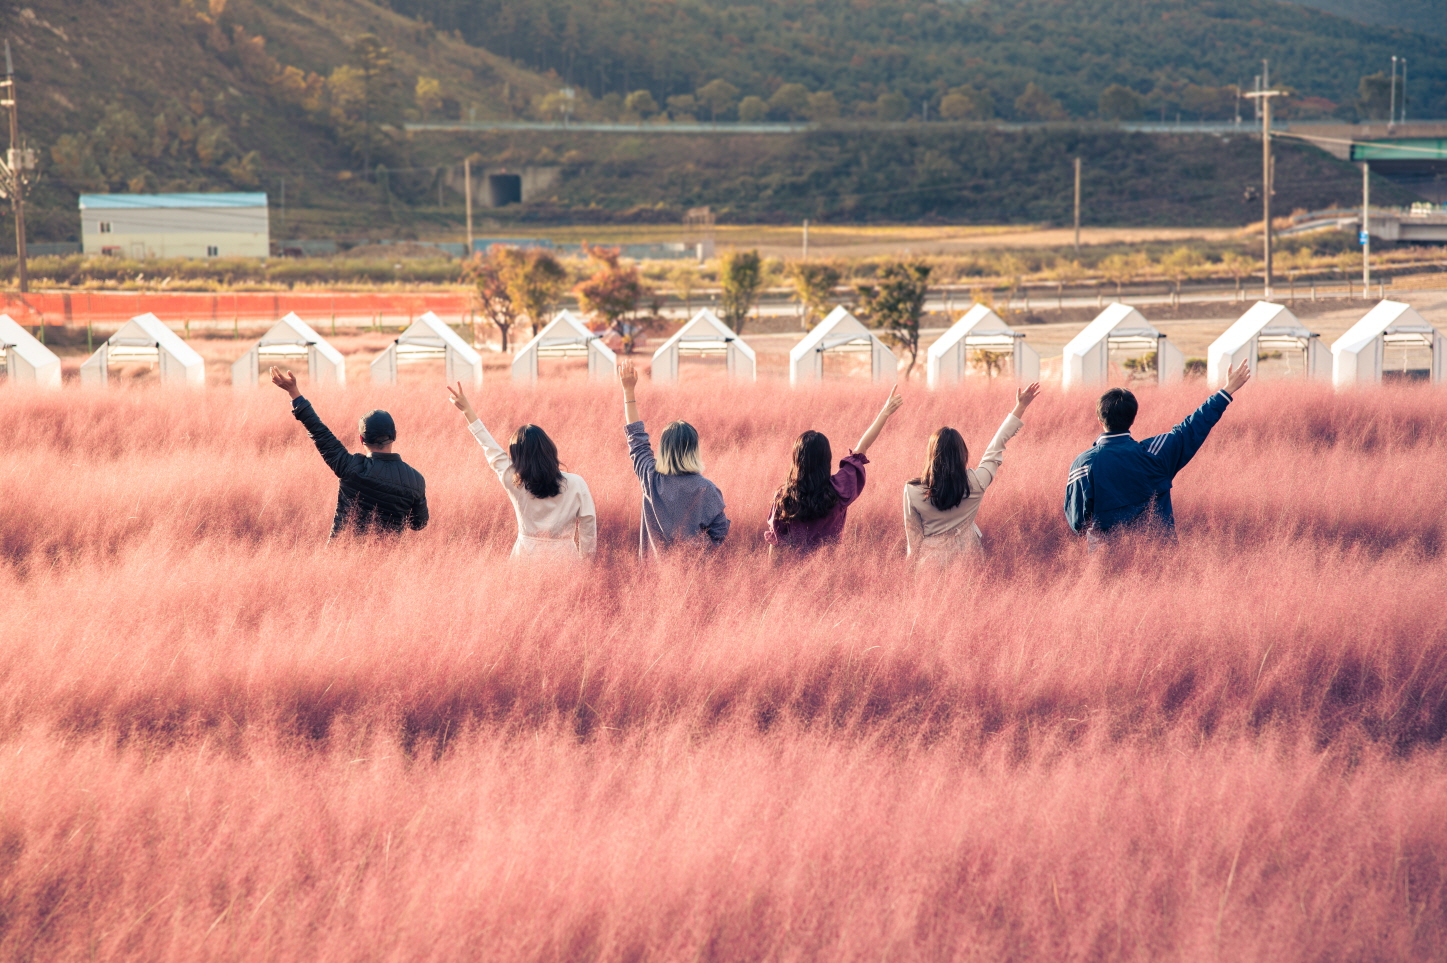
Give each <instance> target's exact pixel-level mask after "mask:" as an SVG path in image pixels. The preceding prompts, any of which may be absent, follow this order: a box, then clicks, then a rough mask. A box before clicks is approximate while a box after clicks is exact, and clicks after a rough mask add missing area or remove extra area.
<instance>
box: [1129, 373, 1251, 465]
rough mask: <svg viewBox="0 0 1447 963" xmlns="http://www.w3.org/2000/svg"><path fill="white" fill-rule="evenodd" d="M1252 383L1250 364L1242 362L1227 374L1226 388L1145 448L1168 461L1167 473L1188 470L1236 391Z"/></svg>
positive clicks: (1157, 436)
mask: <svg viewBox="0 0 1447 963" xmlns="http://www.w3.org/2000/svg"><path fill="white" fill-rule="evenodd" d="M1250 380H1251V368H1250V366H1249V365H1248V364H1247V362H1245V361H1242V362H1241V364H1240V365H1239V366H1237V367H1235V368H1231V369H1230V370H1229V371H1228V372H1227V377H1226V387H1224V388H1222V389H1221V390H1220V391H1217V392H1215V393H1213V394H1212V395H1211V397H1209V398H1207V399H1206V400H1205V401H1204V402H1202V404H1201V407H1199V408H1197V409H1196V410H1195V411H1193V412H1191V413H1190V414H1189V415H1187V416H1186V417H1185V418H1184V419H1183V420H1182V421H1181V423H1180V424H1179V425H1176V427H1174V428H1172V429H1171V430H1170V431H1168V432H1166V433H1165V434H1164V435H1156V436H1155V437H1154V438H1147V439H1145V440H1144V441H1142V442H1141V447H1142V448H1144V449H1145V450H1146V451H1148V452H1150V453H1151V454H1152V455H1154V456H1155V457H1157V458H1159V459H1160V460H1161V461H1162V462H1164V463H1165V465H1166V468H1167V470H1168V471H1169V472H1170V473H1171V474H1172V475H1174V474H1175V473H1176V472H1178V471H1180V470H1181V469H1182V468H1185V467H1186V464H1187V463H1188V462H1190V460H1191V459H1192V458H1194V457H1195V456H1196V452H1198V451H1200V450H1201V446H1202V445H1204V444H1205V443H1206V437H1207V436H1208V435H1210V434H1211V429H1212V428H1214V427H1216V422H1218V421H1220V420H1221V415H1223V414H1224V413H1225V412H1226V406H1227V405H1229V404H1230V403H1231V402H1232V401H1233V400H1234V398H1233V396H1234V395H1235V394H1236V392H1237V391H1240V390H1241V388H1242V387H1244V386H1245V384H1246V382H1248V381H1250Z"/></svg>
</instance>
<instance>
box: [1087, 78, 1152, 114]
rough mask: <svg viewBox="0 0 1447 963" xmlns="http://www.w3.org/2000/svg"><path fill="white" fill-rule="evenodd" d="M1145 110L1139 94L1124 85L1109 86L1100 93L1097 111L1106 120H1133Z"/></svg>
mask: <svg viewBox="0 0 1447 963" xmlns="http://www.w3.org/2000/svg"><path fill="white" fill-rule="evenodd" d="M1144 108H1145V100H1144V99H1143V98H1142V97H1141V95H1140V94H1138V93H1136V92H1135V91H1134V90H1131V89H1130V88H1129V87H1127V86H1125V85H1124V84H1111V85H1110V86H1109V87H1107V88H1105V89H1104V90H1102V91H1101V92H1100V102H1099V104H1098V105H1097V109H1099V111H1100V116H1101V117H1104V118H1105V119H1106V120H1134V119H1135V118H1137V117H1139V116H1140V115H1141V111H1142V110H1143V109H1144Z"/></svg>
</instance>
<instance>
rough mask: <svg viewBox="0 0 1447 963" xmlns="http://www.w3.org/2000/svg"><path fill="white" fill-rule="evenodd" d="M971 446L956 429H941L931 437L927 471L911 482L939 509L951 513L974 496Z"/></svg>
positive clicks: (927, 454) (926, 450) (925, 456)
mask: <svg viewBox="0 0 1447 963" xmlns="http://www.w3.org/2000/svg"><path fill="white" fill-rule="evenodd" d="M969 463H970V449H969V446H968V445H966V444H965V439H964V437H963V436H961V435H960V433H959V432H958V431H955V430H954V429H953V428H941V429H939V430H938V431H936V432H935V433H934V434H933V435H930V436H929V448H927V449H925V455H924V471H923V472H921V473H920V476H919V477H918V478H916V479H915V480H914V481H912V482H910V484H911V485H919V486H920V487H922V488H923V489H924V494H925V497H926V498H928V499H929V503H930V504H931V505H933V506H934V507H935V509H936V510H938V511H941V512H947V511H949V510H950V509H952V508H955V507H957V506H958V505H959V504H960V502H962V501H964V500H965V499H966V498H968V497H969V496H970V474H969V470H968V469H969Z"/></svg>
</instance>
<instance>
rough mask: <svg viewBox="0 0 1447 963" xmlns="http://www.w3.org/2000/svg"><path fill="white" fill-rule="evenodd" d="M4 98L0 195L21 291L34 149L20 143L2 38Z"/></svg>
mask: <svg viewBox="0 0 1447 963" xmlns="http://www.w3.org/2000/svg"><path fill="white" fill-rule="evenodd" d="M0 87H3V88H4V89H5V99H4V100H0V107H8V108H10V150H9V152H7V153H6V155H5V159H4V160H3V161H0V196H5V197H8V198H10V206H11V207H12V208H14V210H15V256H16V272H15V274H16V279H17V280H18V281H19V282H20V293H21V294H25V293H26V292H28V291H29V290H30V273H29V270H28V268H27V265H26V263H25V172H26V171H27V170H30V169H31V168H33V167H34V166H35V151H33V150H27V149H25V148H23V147H21V146H20V113H19V111H18V109H17V108H16V104H15V66H14V64H13V63H12V62H11V60H10V41H8V40H7V41H5V79H4V80H0Z"/></svg>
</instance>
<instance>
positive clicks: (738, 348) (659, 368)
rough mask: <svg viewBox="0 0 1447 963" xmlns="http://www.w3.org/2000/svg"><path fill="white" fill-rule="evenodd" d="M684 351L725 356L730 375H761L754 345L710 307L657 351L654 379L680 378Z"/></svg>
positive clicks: (670, 381) (672, 380)
mask: <svg viewBox="0 0 1447 963" xmlns="http://www.w3.org/2000/svg"><path fill="white" fill-rule="evenodd" d="M680 355H685V356H692V357H719V356H722V357H723V358H724V360H725V362H726V364H727V367H728V374H729V377H730V378H742V379H743V380H745V381H755V380H757V379H758V372H757V365H756V363H755V362H756V359H755V357H754V349H753V348H750V347H749V346H748V345H747V344H746V343H745V342H744V340H743V339H742V338H740V337H739V336H738V335H736V334H734V333H733V331H732V330H730V329H729V326H728V325H726V324H724V323H723V322H722V321H720V320H719V318H718V315H716V314H714V313H713V312H712V311H710V310H709V309H708V308H704V309H703V310H702V311H700V312H698V313H697V314H695V315H694V316H693V318H692V319H691V320H690V321H689V322H688V323H687V324H685V325H684V326H683V327H681V328H679V329H678V331H677V332H675V333H674V335H673V337H671V338H669V339H668V340H667V341H665V342H663V344H661V345H659V347H658V350H657V351H655V352H653V381H654V382H655V383H656V384H674V383H676V382H677V381H678V359H679V356H680Z"/></svg>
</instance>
